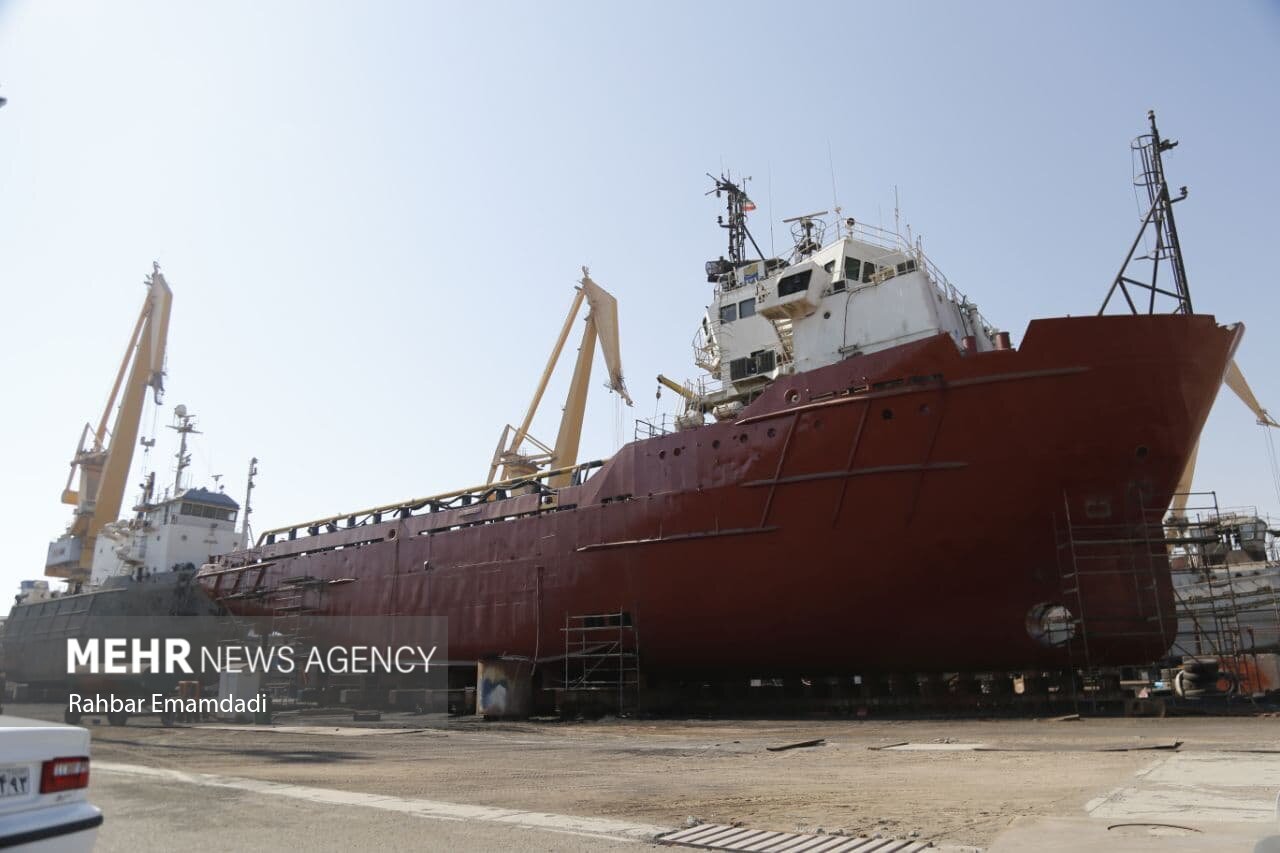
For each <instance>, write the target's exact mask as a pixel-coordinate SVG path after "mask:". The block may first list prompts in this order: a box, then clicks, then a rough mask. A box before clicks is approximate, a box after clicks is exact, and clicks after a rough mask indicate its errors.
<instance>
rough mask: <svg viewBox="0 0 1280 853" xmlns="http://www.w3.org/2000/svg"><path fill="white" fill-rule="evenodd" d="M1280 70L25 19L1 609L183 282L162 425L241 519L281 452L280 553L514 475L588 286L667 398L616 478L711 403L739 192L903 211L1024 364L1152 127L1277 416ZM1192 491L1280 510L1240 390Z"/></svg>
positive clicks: (621, 423) (353, 28) (1011, 15)
mask: <svg viewBox="0 0 1280 853" xmlns="http://www.w3.org/2000/svg"><path fill="white" fill-rule="evenodd" d="M1278 72H1280V5H1277V4H1276V3H1274V2H1271V3H1256V2H1255V3H1247V2H1237V3H1222V4H1206V3H1187V2H1171V3H1165V4H1159V5H1158V6H1157V5H1152V4H1136V3H1089V2H1084V3H1062V4H1054V5H1050V4H1041V3H1036V4H1027V3H1013V2H1010V3H976V2H967V3H943V2H937V3H885V2H878V3H852V2H847V3H823V2H815V3H805V4H796V3H781V2H779V3H770V4H761V3H742V2H733V3H679V4H676V3H634V4H625V5H624V4H617V3H588V2H582V3H550V2H548V3H509V4H498V3H465V4H464V3H447V4H446V3H410V2H404V3H392V2H372V3H354V4H353V3H317V2H305V3H304V2H270V3H252V2H227V3H201V4H195V3H173V2H155V3H146V2H130V3H113V4H106V3H92V4H90V3H83V4H76V3H62V2H52V0H0V95H4V96H6V97H8V99H9V104H8V106H6V107H5V108H4V109H2V110H0V287H2V288H3V296H4V302H3V311H0V323H2V326H0V354H2V357H3V364H2V366H3V371H4V377H5V389H4V403H5V405H4V409H5V412H4V418H3V421H2V422H0V423H3V426H2V427H0V429H3V450H4V453H3V457H2V458H3V465H2V467H0V474H2V476H3V481H2V482H3V489H0V517H2V518H4V519H5V520H6V524H7V525H8V528H9V530H8V533H7V535H6V537H5V539H6V541H8V542H9V543H10V544H9V546H8V547H7V553H6V555H5V558H4V561H3V563H0V590H14V591H16V586H17V582H18V581H19V580H20V579H22V578H29V577H39V576H40V575H41V572H42V567H43V561H44V555H45V548H46V546H47V543H48V541H49V540H51V539H53V538H55V537H56V536H57V535H58V534H59V533H60V532H61V531H62V529H63V527H64V525H65V524H66V522H67V521H68V519H69V517H70V510H69V508H68V507H64V506H62V505H61V504H60V503H59V502H58V496H59V493H60V490H61V488H62V483H63V479H64V477H65V473H66V465H67V461H68V460H69V459H70V457H71V454H72V451H73V450H74V444H75V440H76V438H77V436H78V435H79V431H80V428H81V426H82V424H83V423H84V422H85V421H87V420H90V419H96V417H97V415H98V413H99V412H100V410H101V408H102V406H103V405H104V402H105V399H106V396H107V392H108V390H109V386H110V382H111V379H112V377H113V372H114V369H115V364H116V362H117V361H118V359H119V357H120V355H121V352H122V350H123V347H124V344H125V339H126V337H127V334H128V331H129V329H130V326H131V323H132V321H133V318H134V316H135V314H136V312H137V310H138V307H139V305H140V303H141V300H142V297H143V288H142V287H141V285H140V283H141V281H142V278H143V276H144V275H145V274H146V273H147V272H148V271H149V270H150V268H151V262H152V261H153V260H158V261H159V262H160V263H161V264H162V266H163V269H164V271H165V273H166V275H167V277H168V279H169V282H170V284H171V285H172V287H173V290H174V307H173V325H172V331H171V335H170V343H169V358H168V380H167V381H168V386H169V394H168V397H167V399H166V401H165V409H164V411H163V412H162V413H161V414H160V416H159V418H158V421H157V423H158V424H160V425H163V424H166V423H169V422H170V418H171V410H172V407H173V405H174V404H176V403H185V404H186V405H187V406H188V407H189V408H190V409H191V410H193V411H194V412H196V413H197V414H198V415H199V423H200V426H201V428H202V429H203V430H204V435H202V436H199V437H198V438H197V443H196V446H195V466H194V469H193V470H194V477H195V481H196V482H197V483H198V484H208V483H210V479H209V478H210V476H211V475H213V474H222V475H224V477H223V480H222V483H223V484H225V485H226V486H227V488H228V490H229V491H230V492H231V493H232V494H233V495H234V496H235V497H236V498H237V499H239V498H240V496H241V494H242V492H243V487H244V474H245V468H246V466H247V464H248V459H249V457H250V456H251V455H256V456H258V457H260V458H261V460H262V461H261V464H260V470H261V478H260V482H259V489H258V490H257V492H256V497H257V502H256V512H255V514H254V520H255V523H256V526H257V527H258V528H259V529H262V528H265V527H268V526H275V525H278V524H282V523H286V522H290V521H299V520H303V519H306V518H311V517H314V516H318V515H327V514H330V513H336V512H340V511H345V510H352V509H357V508H360V507H363V506H367V505H373V504H379V503H384V502H389V501H392V500H396V499H399V498H405V497H409V496H414V495H423V494H429V493H432V492H436V491H443V490H448V489H452V488H458V487H462V486H465V485H470V484H473V483H477V482H481V481H482V480H483V478H484V475H485V473H486V470H487V465H488V461H489V457H490V455H491V454H492V452H493V447H494V444H495V442H496V440H497V436H498V432H499V431H500V429H501V427H502V425H503V424H504V423H507V422H509V421H513V420H517V419H518V418H519V417H520V415H521V414H522V412H523V410H524V407H525V405H526V403H527V401H528V398H529V396H530V394H531V393H532V390H533V387H534V384H535V382H536V380H537V378H538V375H539V372H540V371H541V369H542V366H543V364H544V361H545V358H546V355H547V353H548V351H549V349H550V347H551V343H552V340H553V338H554V336H555V333H556V332H557V330H558V328H559V325H560V323H561V322H562V321H563V316H564V312H565V311H566V310H567V308H568V305H569V302H570V300H571V298H572V295H573V291H572V287H573V284H574V281H575V279H576V278H577V277H578V275H579V271H578V270H579V267H580V266H581V265H583V264H588V265H590V267H591V270H592V274H593V277H594V278H595V279H596V280H597V281H598V282H599V283H600V284H602V285H603V286H605V287H606V288H608V289H610V290H611V291H612V292H613V293H614V294H615V295H616V296H617V297H618V300H619V303H620V316H621V334H622V350H623V363H624V366H625V368H626V372H627V375H628V377H629V384H630V387H631V391H632V394H633V396H634V397H635V398H636V407H635V409H634V410H633V411H630V412H626V413H625V417H624V415H623V413H621V412H620V411H619V404H618V402H617V399H616V397H611V395H609V394H607V392H605V391H604V390H603V388H602V387H601V383H602V381H603V380H602V379H601V377H602V375H603V374H602V365H601V364H600V363H599V362H598V363H597V371H598V372H597V374H596V376H595V377H594V378H593V386H594V389H593V395H594V396H593V400H592V403H591V405H590V406H589V410H588V424H587V428H586V431H585V436H584V446H583V456H584V457H596V456H602V455H607V454H610V453H612V452H613V451H614V450H615V449H616V448H617V447H618V445H619V443H620V442H621V441H622V440H625V439H629V438H630V437H631V435H632V427H631V417H632V416H635V415H640V416H645V417H648V416H652V415H653V412H654V404H655V400H654V388H655V382H654V380H653V377H654V376H655V374H657V373H658V372H660V371H661V372H664V373H667V374H668V375H672V376H676V377H681V378H683V377H686V376H691V375H693V374H694V372H695V369H694V367H693V366H692V363H691V359H692V352H691V347H690V340H691V338H692V335H693V332H694V329H695V327H696V325H697V323H698V320H699V318H700V316H701V311H702V310H703V306H704V305H705V304H706V302H707V301H708V298H709V288H708V285H707V284H706V282H705V279H704V277H703V275H702V264H703V261H705V260H706V259H708V258H714V257H716V256H717V255H719V254H721V253H722V252H723V250H724V247H723V235H722V232H721V231H720V230H719V229H718V228H717V227H716V225H715V216H716V215H717V214H718V213H720V209H719V207H718V204H717V202H716V200H715V199H714V198H710V199H708V198H706V197H704V195H703V193H704V191H705V190H706V189H707V187H708V183H709V182H708V180H707V178H706V177H705V176H704V172H708V171H712V172H714V171H718V170H720V169H721V168H722V167H726V168H731V169H733V170H734V171H735V173H744V174H749V175H752V176H754V178H755V180H754V182H753V183H752V185H751V191H752V195H753V196H754V197H755V199H756V200H757V202H758V204H759V210H758V211H757V212H756V213H754V214H753V215H752V220H751V224H752V227H753V230H754V231H755V233H756V235H757V237H758V239H760V241H761V243H762V244H764V245H765V247H766V248H768V246H767V242H768V240H769V234H770V228H769V222H770V220H771V219H773V220H774V221H777V220H780V219H781V218H783V217H786V216H792V215H795V214H798V213H804V212H808V211H812V210H815V209H822V208H825V207H828V206H829V205H830V204H831V200H832V177H831V176H832V172H833V171H834V174H835V185H836V193H837V194H838V198H839V201H840V203H841V204H842V205H843V207H844V209H845V211H846V213H847V214H848V215H852V216H855V217H858V218H861V219H864V220H867V221H870V222H873V223H874V222H877V221H882V222H884V223H885V224H889V223H891V222H892V210H893V198H894V193H893V188H894V186H895V185H896V186H897V187H898V192H899V196H900V198H901V207H902V211H903V221H904V223H910V224H911V226H912V228H913V231H914V232H916V233H919V234H923V235H924V244H925V248H926V251H927V252H928V253H929V255H930V256H931V257H932V259H933V260H934V261H935V262H936V263H937V264H938V265H939V266H940V267H941V268H942V269H943V270H944V271H945V272H946V273H947V275H948V276H949V277H950V278H951V279H952V280H953V281H954V282H956V283H957V284H958V285H959V286H960V287H961V289H963V290H964V291H966V292H967V293H968V294H969V295H970V296H971V297H972V298H973V299H975V300H976V301H977V302H978V304H979V305H980V307H981V308H982V310H983V313H984V314H985V315H986V317H987V318H988V319H989V320H991V321H992V322H993V323H995V324H997V325H999V326H1001V327H1003V328H1006V329H1009V330H1011V331H1012V332H1013V334H1014V338H1015V341H1016V340H1017V339H1018V337H1019V336H1020V335H1021V332H1022V330H1023V329H1024V328H1025V326H1026V323H1027V322H1028V321H1029V320H1030V319H1031V318H1032V317H1036V316H1051V315H1060V314H1066V313H1074V314H1083V313H1090V312H1092V311H1095V310H1096V309H1097V306H1098V305H1099V303H1100V300H1101V298H1102V296H1103V294H1104V292H1105V290H1106V288H1107V286H1108V285H1109V283H1110V280H1111V278H1112V277H1113V276H1114V274H1115V272H1116V269H1117V268H1118V266H1119V264H1120V262H1121V260H1122V259H1123V255H1124V252H1125V251H1126V249H1127V248H1128V244H1129V242H1130V240H1131V239H1132V237H1133V234H1134V232H1135V228H1136V225H1137V220H1138V212H1137V207H1136V204H1135V200H1134V193H1133V188H1132V187H1131V185H1130V175H1131V170H1130V161H1129V149H1128V143H1129V140H1130V138H1131V137H1133V136H1135V135H1137V134H1138V133H1140V132H1142V131H1143V130H1144V129H1145V115H1146V111H1147V110H1148V109H1149V108H1155V109H1156V110H1157V111H1158V116H1159V119H1160V123H1161V129H1162V131H1163V132H1164V133H1165V134H1166V135H1168V136H1170V137H1173V138H1175V139H1178V140H1180V141H1181V142H1182V145H1181V146H1180V147H1179V148H1178V149H1177V150H1176V151H1174V152H1173V153H1172V154H1171V155H1170V156H1169V158H1168V161H1167V166H1168V169H1169V172H1170V177H1171V180H1172V182H1173V183H1174V185H1175V186H1177V185H1181V184H1186V185H1188V186H1189V187H1190V189H1191V197H1190V199H1189V200H1188V201H1186V202H1185V203H1183V204H1181V205H1179V207H1178V215H1179V231H1180V233H1181V236H1182V239H1183V243H1184V249H1185V252H1186V260H1187V268H1188V277H1189V281H1190V284H1191V288H1192V293H1193V296H1194V298H1195V304H1196V307H1197V309H1198V310H1200V311H1202V312H1210V313H1214V314H1216V315H1217V316H1218V317H1219V319H1220V320H1223V321H1236V320H1243V321H1245V322H1246V323H1247V324H1248V327H1249V332H1248V334H1247V335H1246V337H1245V340H1244V344H1243V346H1242V348H1241V350H1240V353H1239V356H1238V360H1239V362H1240V364H1241V365H1242V367H1243V368H1244V371H1245V374H1246V375H1247V376H1248V377H1249V379H1250V381H1251V382H1252V383H1253V386H1254V388H1255V390H1256V391H1257V393H1258V396H1259V397H1260V398H1261V399H1262V401H1263V404H1264V405H1266V404H1268V403H1270V404H1271V405H1273V406H1275V407H1276V408H1277V409H1280V376H1277V375H1276V374H1275V372H1274V371H1273V369H1272V368H1273V365H1275V364H1276V361H1277V357H1278V356H1280V342H1277V340H1276V338H1275V336H1274V335H1273V334H1272V323H1273V320H1274V318H1275V317H1276V314H1277V308H1278V307H1280V293H1277V290H1276V286H1275V281H1274V279H1275V272H1274V264H1273V263H1272V262H1271V261H1270V260H1269V259H1268V257H1267V255H1266V252H1268V251H1269V250H1270V248H1271V247H1272V246H1273V245H1274V244H1275V234H1276V232H1277V225H1278V223H1277V210H1278V209H1280V208H1278V207H1277V203H1276V199H1277V198H1280V172H1278V171H1277V168H1276V165H1275V159H1274V156H1275V155H1274V152H1275V148H1276V140H1277V139H1278V138H1280V110H1278V109H1277V107H1280V96H1278V95H1277V91H1278V90H1280V85H1278V84H1280V73H1278ZM828 151H830V160H829V159H828ZM775 230H776V234H777V240H778V244H779V249H780V250H781V249H782V248H784V246H785V245H786V243H785V242H784V240H785V231H784V230H783V229H782V228H776V229H775ZM564 367H565V369H564V370H562V371H561V372H560V374H559V377H558V380H557V382H556V383H555V384H553V386H552V389H551V391H550V392H549V394H548V398H547V401H548V402H547V405H546V406H545V410H544V416H543V417H542V418H541V419H540V420H539V421H538V422H537V424H536V426H535V434H538V435H540V436H541V437H542V438H543V439H544V440H550V439H552V438H553V437H554V433H555V429H556V423H557V415H558V409H559V406H560V403H561V401H562V400H563V394H564V387H565V378H566V374H567V372H568V370H567V368H568V367H569V364H568V362H567V361H566V364H565V365H564ZM661 403H662V406H663V407H664V408H665V409H671V408H672V407H673V401H672V399H671V395H670V394H666V395H664V398H663V400H662V401H661ZM1081 405H1088V401H1081ZM152 420H153V418H152V415H151V414H148V415H147V418H146V424H147V425H148V426H149V425H150V424H151V423H152ZM161 432H162V433H164V434H163V435H161V436H160V444H159V446H158V447H157V451H163V454H164V455H158V456H157V458H156V459H155V460H153V461H152V463H151V464H152V466H153V467H154V468H156V469H157V470H158V471H159V479H161V480H162V481H163V480H165V479H167V478H169V477H171V476H172V475H171V470H172V464H173V460H172V458H171V456H169V455H168V454H171V453H172V452H173V449H174V448H173V442H172V438H173V434H172V433H171V432H168V431H167V430H163V429H162V430H161ZM138 479H139V477H138V476H135V477H134V478H133V481H134V482H136V481H137V480H138ZM1196 485H1197V487H1199V488H1211V489H1216V490H1217V491H1218V492H1219V493H1220V495H1221V499H1222V501H1223V503H1224V504H1257V505H1260V506H1262V507H1263V508H1265V509H1266V510H1268V511H1270V512H1273V513H1275V512H1278V511H1280V501H1278V499H1277V496H1276V490H1275V487H1274V486H1273V483H1272V478H1271V475H1270V472H1269V468H1268V462H1267V454H1266V445H1265V443H1264V437H1263V435H1262V433H1261V430H1260V428H1259V427H1257V426H1255V425H1254V424H1253V419H1252V416H1251V415H1250V413H1249V412H1248V411H1247V410H1246V409H1245V408H1244V407H1243V405H1241V404H1240V403H1239V402H1237V401H1236V400H1235V399H1234V398H1233V397H1231V396H1230V395H1229V392H1224V394H1223V396H1222V397H1221V398H1220V400H1219V403H1218V406H1217V408H1216V409H1215V411H1214V414H1213V415H1212V417H1211V419H1210V422H1209V425H1208V427H1207V429H1206V432H1205V435H1204V439H1203V441H1202V450H1201V465H1200V469H1199V476H1198V477H1197V482H1196ZM133 497H134V494H133V493H132V491H131V493H130V495H129V500H132V499H133ZM4 595H5V599H3V600H6V601H7V600H8V599H7V596H8V593H7V592H6V593H4ZM0 609H3V605H0Z"/></svg>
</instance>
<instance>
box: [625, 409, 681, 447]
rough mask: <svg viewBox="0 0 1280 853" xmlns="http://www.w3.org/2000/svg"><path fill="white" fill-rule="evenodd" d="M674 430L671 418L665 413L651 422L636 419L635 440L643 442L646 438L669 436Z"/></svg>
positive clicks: (645, 419)
mask: <svg viewBox="0 0 1280 853" xmlns="http://www.w3.org/2000/svg"><path fill="white" fill-rule="evenodd" d="M674 430H675V427H674V426H673V425H672V424H671V416H670V415H667V414H665V413H664V414H663V415H661V416H659V417H657V418H654V419H653V420H649V419H647V418H636V430H635V440H636V441H643V440H644V439H647V438H657V437H658V436H661V435H669V434H671V433H672V432H673V431H674Z"/></svg>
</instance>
